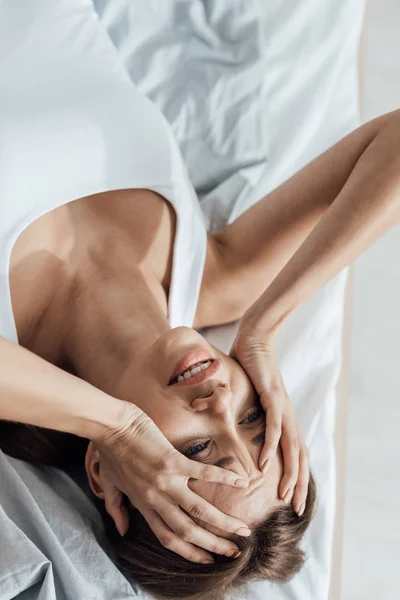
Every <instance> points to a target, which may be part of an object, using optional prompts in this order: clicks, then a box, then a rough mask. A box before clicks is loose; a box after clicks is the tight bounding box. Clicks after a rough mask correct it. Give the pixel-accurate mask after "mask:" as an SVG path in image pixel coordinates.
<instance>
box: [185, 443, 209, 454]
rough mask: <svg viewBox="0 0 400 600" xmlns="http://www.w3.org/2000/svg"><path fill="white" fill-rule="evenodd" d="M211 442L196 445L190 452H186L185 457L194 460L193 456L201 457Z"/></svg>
mask: <svg viewBox="0 0 400 600" xmlns="http://www.w3.org/2000/svg"><path fill="white" fill-rule="evenodd" d="M209 445H210V442H209V441H208V442H200V443H198V444H194V445H193V446H191V447H190V448H189V449H188V450H186V451H185V452H184V454H185V456H187V457H188V458H192V457H193V456H201V455H202V454H203V453H205V451H206V450H207V448H208V446H209Z"/></svg>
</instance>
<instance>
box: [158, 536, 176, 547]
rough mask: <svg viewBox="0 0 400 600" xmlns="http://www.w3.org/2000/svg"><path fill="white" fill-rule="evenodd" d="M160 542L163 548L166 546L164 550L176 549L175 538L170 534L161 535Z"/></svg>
mask: <svg viewBox="0 0 400 600" xmlns="http://www.w3.org/2000/svg"><path fill="white" fill-rule="evenodd" d="M158 541H159V542H160V544H161V545H162V546H164V548H167V550H172V549H173V547H174V538H173V536H172V535H171V534H169V533H163V534H161V535H160V536H159V538H158Z"/></svg>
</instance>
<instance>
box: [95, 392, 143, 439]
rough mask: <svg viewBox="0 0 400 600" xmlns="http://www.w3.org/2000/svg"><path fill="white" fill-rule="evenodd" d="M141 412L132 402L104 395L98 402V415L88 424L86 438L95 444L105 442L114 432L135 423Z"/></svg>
mask: <svg viewBox="0 0 400 600" xmlns="http://www.w3.org/2000/svg"><path fill="white" fill-rule="evenodd" d="M140 412H141V411H140V409H139V408H138V407H137V406H135V405H134V404H132V403H131V402H126V401H124V400H119V399H118V398H114V397H112V396H109V395H108V394H103V395H102V398H101V399H98V400H97V403H96V415H95V416H94V417H93V416H92V417H91V418H90V419H89V420H88V422H87V424H86V428H87V433H86V435H85V437H87V438H88V439H90V440H92V441H93V442H99V441H101V440H104V439H105V438H107V437H108V436H109V435H112V434H113V433H114V432H116V431H120V430H121V429H123V428H124V427H125V426H126V423H127V422H131V421H133V420H134V418H135V416H137V414H139V413H140Z"/></svg>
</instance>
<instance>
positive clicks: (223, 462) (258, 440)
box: [214, 431, 265, 469]
mask: <svg viewBox="0 0 400 600" xmlns="http://www.w3.org/2000/svg"><path fill="white" fill-rule="evenodd" d="M264 439H265V431H261V433H257V435H255V436H254V437H253V438H252V440H251V442H250V443H251V444H254V445H255V446H262V445H263V443H264ZM234 462H235V459H234V458H233V456H223V457H222V458H220V459H219V460H217V461H215V463H214V465H215V466H216V467H221V468H222V469H227V468H228V467H230V466H232V463H234Z"/></svg>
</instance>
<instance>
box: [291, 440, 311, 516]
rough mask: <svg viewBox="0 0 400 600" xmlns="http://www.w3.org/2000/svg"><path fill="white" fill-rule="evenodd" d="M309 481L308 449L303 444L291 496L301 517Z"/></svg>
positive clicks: (294, 506)
mask: <svg viewBox="0 0 400 600" xmlns="http://www.w3.org/2000/svg"><path fill="white" fill-rule="evenodd" d="M309 481H310V465H309V461H308V451H307V448H306V446H305V445H304V444H303V445H302V446H301V447H300V458H299V476H298V479H297V483H296V487H295V490H294V496H293V508H294V510H295V511H296V512H297V514H298V515H299V517H301V516H302V515H303V514H304V511H305V508H306V500H307V494H308V484H309Z"/></svg>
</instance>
